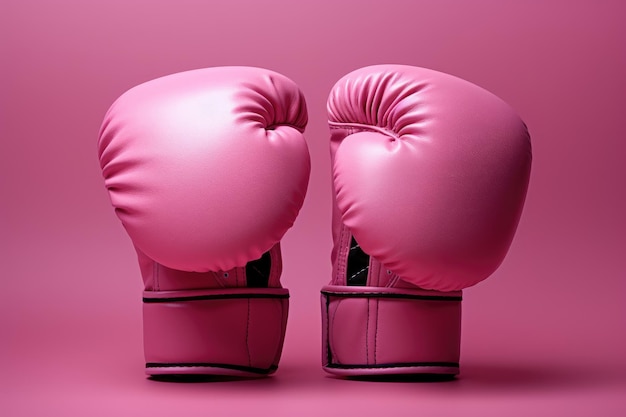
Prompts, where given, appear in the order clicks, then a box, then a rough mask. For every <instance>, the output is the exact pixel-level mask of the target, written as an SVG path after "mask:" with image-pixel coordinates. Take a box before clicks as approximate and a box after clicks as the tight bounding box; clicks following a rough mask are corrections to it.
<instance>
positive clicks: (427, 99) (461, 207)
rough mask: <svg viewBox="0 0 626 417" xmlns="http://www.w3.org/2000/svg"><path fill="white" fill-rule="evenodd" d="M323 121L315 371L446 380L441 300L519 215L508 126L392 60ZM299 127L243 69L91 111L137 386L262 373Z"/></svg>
mask: <svg viewBox="0 0 626 417" xmlns="http://www.w3.org/2000/svg"><path fill="white" fill-rule="evenodd" d="M328 120H329V125H330V151H331V162H332V173H333V175H332V177H333V183H332V187H333V191H334V197H333V220H332V233H333V241H334V246H333V250H332V256H331V258H332V266H333V269H332V278H331V281H330V284H329V285H327V286H325V287H323V288H322V305H321V307H322V327H323V334H322V346H323V352H322V356H323V357H322V362H323V367H324V369H325V370H326V371H328V372H330V373H334V374H340V375H377V374H450V375H454V374H457V373H458V372H459V352H460V334H461V295H462V291H461V290H462V289H463V288H466V287H469V286H471V285H474V284H476V283H478V282H479V281H481V280H483V279H484V278H486V277H487V276H489V275H490V274H491V273H492V272H493V271H494V270H495V269H496V268H497V267H498V266H499V264H500V263H501V262H502V260H503V258H504V256H505V254H506V252H507V250H508V248H509V246H510V243H511V241H512V238H513V235H514V233H515V229H516V227H517V224H518V221H519V218H520V215H521V211H522V207H523V204H524V199H525V196H526V189H527V186H528V180H529V174H530V166H531V145H530V138H529V135H528V132H527V129H526V126H525V125H524V123H523V122H522V120H521V119H520V118H519V116H517V115H516V113H515V112H514V111H513V110H512V109H511V107H509V106H508V105H507V104H506V103H505V102H503V101H502V100H501V99H499V98H498V97H496V96H495V95H493V94H491V93H489V92H487V91H486V90H484V89H482V88H480V87H477V86H475V85H473V84H471V83H469V82H467V81H464V80H461V79H459V78H456V77H453V76H451V75H447V74H443V73H440V72H436V71H432V70H427V69H423V68H417V67H410V66H400V65H379V66H372V67H366V68H362V69H359V70H357V71H354V72H352V73H350V74H348V75H346V76H345V77H343V78H342V79H341V80H340V81H339V82H337V84H336V85H335V86H334V88H333V89H332V91H331V93H330V97H329V99H328ZM306 124H307V109H306V104H305V99H304V97H303V95H302V93H301V91H300V90H299V89H298V87H297V86H296V85H295V84H294V82H292V81H291V80H289V79H288V78H286V77H285V76H283V75H280V74H278V73H275V72H272V71H269V70H265V69H260V68H251V67H219V68H208V69H200V70H195V71H189V72H183V73H179V74H174V75H169V76H166V77H162V78H159V79H156V80H153V81H150V82H147V83H144V84H141V85H139V86H137V87H135V88H132V89H130V90H129V91H127V92H126V93H124V94H123V95H122V96H121V97H120V98H119V99H118V100H117V101H116V102H115V103H114V104H113V105H112V106H111V108H110V109H109V111H108V112H107V114H106V116H105V120H104V122H103V125H102V128H101V131H100V136H99V141H98V152H99V158H100V164H101V167H102V170H103V176H104V178H105V184H106V188H107V189H108V192H109V195H110V198H111V202H112V205H113V206H114V208H115V211H116V213H117V215H118V217H119V218H120V220H121V221H122V224H123V225H124V227H125V229H126V231H127V232H128V234H129V235H130V237H131V239H132V242H133V244H134V247H135V249H136V251H137V255H138V258H139V265H140V270H141V275H142V277H143V281H144V285H145V291H144V293H143V319H144V350H145V359H146V372H147V373H148V374H150V375H167V374H183V375H184V374H208V375H263V374H270V373H272V372H274V371H275V370H276V369H277V366H278V362H279V359H280V356H281V351H282V346H283V340H284V337H285V329H286V324H287V313H288V297H289V294H288V290H287V289H285V288H283V287H282V286H281V283H280V276H281V269H282V266H281V250H280V240H281V238H282V237H283V235H284V234H285V232H286V231H287V230H288V229H289V228H290V227H291V226H292V225H293V223H294V221H295V219H296V216H297V215H298V212H299V210H300V208H301V206H302V203H303V201H304V198H305V193H306V190H307V184H308V179H309V171H310V160H309V154H308V150H307V145H306V143H305V140H304V136H303V132H304V129H305V126H306Z"/></svg>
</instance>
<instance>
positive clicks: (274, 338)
mask: <svg viewBox="0 0 626 417" xmlns="http://www.w3.org/2000/svg"><path fill="white" fill-rule="evenodd" d="M143 302H144V303H143V318H144V320H143V323H144V351H145V357H146V373H147V374H149V375H172V374H174V375H176V374H179V375H182V374H205V375H266V374H271V373H273V372H274V371H275V370H276V369H277V366H278V361H279V359H280V355H281V352H282V347H283V341H284V337H285V328H286V324H287V313H288V309H289V292H288V290H287V289H285V288H224V289H208V290H207V289H204V290H186V291H144V293H143Z"/></svg>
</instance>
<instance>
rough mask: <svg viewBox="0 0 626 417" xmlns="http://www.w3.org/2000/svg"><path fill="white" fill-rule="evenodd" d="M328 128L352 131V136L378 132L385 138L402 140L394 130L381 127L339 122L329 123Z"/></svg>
mask: <svg viewBox="0 0 626 417" xmlns="http://www.w3.org/2000/svg"><path fill="white" fill-rule="evenodd" d="M328 127H329V129H331V130H332V129H347V130H351V131H352V132H351V133H350V135H352V134H354V133H357V132H376V133H380V134H383V135H385V136H389V137H391V138H392V139H394V140H399V139H401V137H400V135H399V134H398V133H396V132H394V131H392V130H389V129H386V128H384V127H380V126H373V125H366V124H362V123H338V122H331V121H328Z"/></svg>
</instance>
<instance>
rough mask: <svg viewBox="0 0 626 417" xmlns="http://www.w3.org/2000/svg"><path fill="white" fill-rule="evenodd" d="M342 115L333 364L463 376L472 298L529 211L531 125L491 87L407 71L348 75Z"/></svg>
mask: <svg viewBox="0 0 626 417" xmlns="http://www.w3.org/2000/svg"><path fill="white" fill-rule="evenodd" d="M328 117H329V124H330V130H331V144H330V147H331V162H332V169H333V185H334V192H335V194H334V209H333V239H334V248H333V252H332V262H333V276H332V280H331V282H330V285H327V286H325V287H324V288H323V289H322V323H323V337H322V339H323V341H322V343H323V358H322V362H323V367H324V369H325V370H326V371H327V372H330V373H333V374H339V375H376V374H426V373H429V374H448V375H455V374H457V373H458V372H459V350H460V334H461V332H460V330H461V295H462V292H461V290H462V289H463V288H466V287H469V286H472V285H474V284H476V283H478V282H480V281H481V280H483V279H485V278H487V277H488V276H489V275H490V274H491V273H492V272H494V271H495V269H496V268H497V267H498V266H499V265H500V263H501V262H502V260H503V259H504V256H505V255H506V252H507V251H508V248H509V246H510V244H511V241H512V239H513V235H514V233H515V229H516V228H517V224H518V221H519V218H520V215H521V212H522V206H523V204H524V199H525V196H526V189H527V186H528V180H529V175H530V166H531V159H532V156H531V145H530V138H529V135H528V132H527V130H526V126H525V125H524V123H523V122H522V120H520V118H519V117H518V116H517V114H516V113H515V112H514V111H513V110H512V109H511V107H509V106H508V105H507V104H506V103H504V102H503V101H502V100H500V99H499V98H498V97H496V96H494V95H493V94H491V93H489V92H487V91H485V90H483V89H482V88H480V87H477V86H475V85H473V84H471V83H469V82H467V81H464V80H461V79H459V78H456V77H453V76H450V75H447V74H443V73H440V72H436V71H432V70H427V69H423V68H416V67H409V66H401V65H380V66H373V67H367V68H362V69H359V70H357V71H354V72H352V73H350V74H348V75H346V76H345V77H344V78H342V79H341V80H340V81H339V82H338V83H337V84H336V85H335V86H334V88H333V90H332V91H331V93H330V97H329V99H328Z"/></svg>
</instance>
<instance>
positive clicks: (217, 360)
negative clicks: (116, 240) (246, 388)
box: [98, 67, 310, 375]
mask: <svg viewBox="0 0 626 417" xmlns="http://www.w3.org/2000/svg"><path fill="white" fill-rule="evenodd" d="M306 123H307V112H306V104H305V101H304V98H303V96H302V93H301V92H300V90H299V89H298V87H297V86H296V85H295V84H294V83H293V82H292V81H291V80H289V79H288V78H286V77H284V76H282V75H280V74H277V73H275V72H272V71H268V70H264V69H259V68H248V67H223V68H208V69H200V70H195V71H189V72H183V73H179V74H173V75H169V76H166V77H162V78H159V79H156V80H153V81H149V82H147V83H145V84H141V85H139V86H137V87H135V88H132V89H130V90H129V91H127V92H126V93H124V94H123V95H122V96H121V97H120V98H119V99H118V100H117V101H116V102H115V103H114V104H113V105H112V106H111V108H110V109H109V111H108V113H107V114H106V116H105V119H104V122H103V125H102V128H101V131H100V138H99V141H98V152H99V157H100V164H101V166H102V172H103V175H104V178H105V184H106V188H107V189H108V191H109V196H110V198H111V202H112V204H113V206H114V207H115V212H116V213H117V215H118V217H119V218H120V220H121V221H122V224H123V225H124V228H125V229H126V231H127V232H128V234H129V235H130V238H131V239H132V241H133V244H134V246H135V249H136V251H137V254H138V257H139V265H140V269H141V274H142V276H143V281H144V285H145V291H144V293H143V301H144V304H143V319H144V350H145V359H146V373H147V374H150V375H163V374H209V375H255V374H256V375H259V374H261V375H262V374H270V373H272V372H274V371H275V370H276V368H277V365H278V361H279V358H280V355H281V350H282V346H283V340H284V336H285V326H286V323H287V311H288V297H289V293H288V291H287V289H285V288H282V286H281V284H280V275H281V269H282V265H281V252H280V246H279V241H280V240H281V238H282V237H283V235H284V234H285V232H286V231H287V230H288V229H289V228H290V227H291V226H292V225H293V222H294V220H295V218H296V216H297V214H298V212H299V210H300V208H301V206H302V203H303V200H304V196H305V193H306V188H307V184H308V179H309V171H310V162H309V154H308V150H307V146H306V143H305V141H304V137H303V134H302V133H303V131H304V128H305V126H306Z"/></svg>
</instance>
